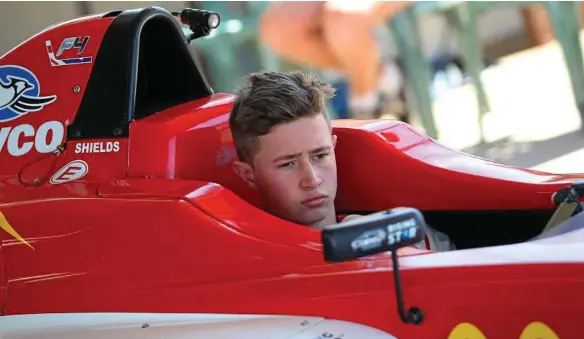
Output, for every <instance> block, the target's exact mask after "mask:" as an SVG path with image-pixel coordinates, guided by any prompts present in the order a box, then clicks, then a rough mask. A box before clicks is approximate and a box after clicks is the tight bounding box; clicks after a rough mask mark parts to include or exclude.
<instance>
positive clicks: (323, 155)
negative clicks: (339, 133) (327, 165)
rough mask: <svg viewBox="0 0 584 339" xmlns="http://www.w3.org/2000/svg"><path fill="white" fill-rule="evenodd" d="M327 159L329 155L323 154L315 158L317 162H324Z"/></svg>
mask: <svg viewBox="0 0 584 339" xmlns="http://www.w3.org/2000/svg"><path fill="white" fill-rule="evenodd" d="M326 157H328V153H321V154H317V155H315V156H314V158H315V159H316V160H324V159H326Z"/></svg>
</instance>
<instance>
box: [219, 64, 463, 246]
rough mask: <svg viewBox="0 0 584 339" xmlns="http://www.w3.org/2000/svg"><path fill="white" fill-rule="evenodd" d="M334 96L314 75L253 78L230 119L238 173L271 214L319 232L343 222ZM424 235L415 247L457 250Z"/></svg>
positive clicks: (433, 233) (441, 237)
mask: <svg viewBox="0 0 584 339" xmlns="http://www.w3.org/2000/svg"><path fill="white" fill-rule="evenodd" d="M333 95H334V89H333V88H332V86H331V85H330V84H328V83H326V82H323V81H321V80H319V79H317V78H316V77H314V76H312V75H304V74H302V73H298V72H293V73H279V72H263V73H255V74H251V75H250V76H248V77H247V83H246V84H245V85H244V86H243V88H242V89H241V90H240V91H239V93H238V97H237V100H236V102H235V103H234V105H233V109H232V112H231V116H230V118H229V125H230V129H231V133H232V135H233V141H234V143H235V147H236V150H237V154H238V156H239V160H238V161H235V162H234V163H233V169H234V171H235V173H236V174H237V175H238V176H239V177H240V178H241V179H242V180H244V181H245V182H246V183H247V184H248V185H249V186H250V187H252V188H254V189H257V190H258V191H259V193H260V197H261V199H262V204H263V207H264V209H265V210H266V212H268V213H271V214H273V215H275V216H277V217H280V218H282V219H285V220H288V221H291V222H293V223H297V224H300V225H306V226H309V227H313V228H317V229H320V228H323V227H324V226H327V225H332V224H336V223H337V216H336V211H335V205H334V201H335V197H336V193H337V166H336V160H335V153H334V148H335V145H336V142H337V136H336V135H334V134H333V133H332V126H331V120H330V118H329V116H328V114H327V112H326V109H325V105H326V100H329V99H330V98H332V97H333ZM352 217H353V216H352ZM426 233H427V234H428V239H427V241H422V242H421V243H420V244H419V245H418V246H416V247H419V248H429V249H432V250H448V249H453V248H454V247H453V246H452V244H451V243H450V241H449V239H448V237H447V236H446V235H444V234H442V233H439V232H437V231H435V230H433V229H431V228H428V229H426Z"/></svg>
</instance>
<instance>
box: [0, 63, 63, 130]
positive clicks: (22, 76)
mask: <svg viewBox="0 0 584 339" xmlns="http://www.w3.org/2000/svg"><path fill="white" fill-rule="evenodd" d="M56 99H57V96H56V95H49V96H41V95H40V83H39V81H38V79H37V77H36V76H35V75H34V74H33V73H32V72H31V71H29V70H28V69H26V68H24V67H21V66H1V67H0V122H3V121H10V120H14V119H17V118H19V117H21V116H23V115H25V114H28V113H30V112H38V111H40V110H42V109H43V108H44V107H45V106H46V105H48V104H50V103H52V102H54V101H55V100H56Z"/></svg>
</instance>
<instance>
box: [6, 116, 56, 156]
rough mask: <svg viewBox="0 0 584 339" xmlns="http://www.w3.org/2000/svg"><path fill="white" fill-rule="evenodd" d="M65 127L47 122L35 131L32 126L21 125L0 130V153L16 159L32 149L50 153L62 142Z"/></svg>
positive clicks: (53, 122)
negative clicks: (5, 153)
mask: <svg viewBox="0 0 584 339" xmlns="http://www.w3.org/2000/svg"><path fill="white" fill-rule="evenodd" d="M64 136H65V127H64V126H63V124H62V123H60V122H58V121H47V122H45V123H43V124H42V125H40V126H39V128H38V129H36V130H35V127H34V126H33V125H29V124H22V125H18V126H15V127H12V126H6V127H2V128H0V153H3V152H5V151H7V152H8V154H10V155H12V156H15V157H18V156H22V155H25V154H27V153H28V152H30V151H31V150H32V149H33V148H34V149H35V150H36V151H37V152H39V153H50V152H53V151H55V150H56V149H57V146H59V145H60V144H61V143H62V142H63V137H64Z"/></svg>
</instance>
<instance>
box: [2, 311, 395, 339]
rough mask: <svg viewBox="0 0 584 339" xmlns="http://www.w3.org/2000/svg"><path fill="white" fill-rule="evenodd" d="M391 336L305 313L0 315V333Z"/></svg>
mask: <svg viewBox="0 0 584 339" xmlns="http://www.w3.org/2000/svg"><path fill="white" fill-rule="evenodd" d="M339 337H341V338H343V339H364V338H367V339H392V338H395V337H393V336H391V335H389V334H385V333H383V332H381V331H379V330H376V329H373V328H370V327H366V326H362V325H358V324H354V323H349V322H344V321H338V320H327V319H323V318H321V317H308V316H269V315H239V314H154V313H62V314H34V315H18V316H4V317H0V338H1V339H17V338H18V339H37V338H38V339H40V338H42V339H57V338H58V339H77V338H79V339H81V338H83V339H105V338H110V339H117V338H120V339H122V338H123V339H134V338H136V339H167V338H168V339H183V338H184V339H187V338H188V339H208V338H223V339H236V338H237V339H251V338H253V339H325V338H330V339H335V338H339Z"/></svg>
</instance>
